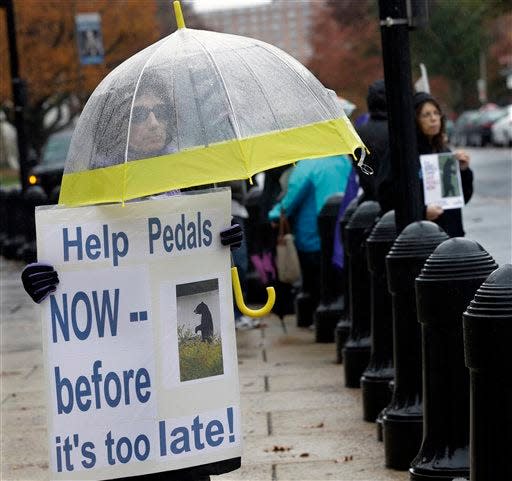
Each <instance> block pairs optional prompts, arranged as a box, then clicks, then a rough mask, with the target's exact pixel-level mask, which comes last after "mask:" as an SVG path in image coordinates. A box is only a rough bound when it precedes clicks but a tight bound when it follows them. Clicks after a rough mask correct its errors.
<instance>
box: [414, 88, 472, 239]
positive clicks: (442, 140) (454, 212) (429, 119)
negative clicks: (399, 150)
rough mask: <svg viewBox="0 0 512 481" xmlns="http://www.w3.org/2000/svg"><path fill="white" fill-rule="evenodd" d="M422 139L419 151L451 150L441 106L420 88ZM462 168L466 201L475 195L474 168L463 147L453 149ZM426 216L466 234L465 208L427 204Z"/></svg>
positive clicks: (417, 96)
mask: <svg viewBox="0 0 512 481" xmlns="http://www.w3.org/2000/svg"><path fill="white" fill-rule="evenodd" d="M413 105H414V111H415V117H416V130H417V139H418V153H419V154H420V155H423V154H439V153H442V152H450V149H449V148H448V146H447V144H446V132H445V118H444V116H443V114H442V111H441V107H440V106H439V104H438V103H437V101H436V100H435V99H434V97H432V96H431V95H430V94H427V93H425V92H417V93H416V94H415V95H414V97H413ZM453 155H454V157H455V158H456V159H457V161H458V163H459V168H460V176H461V181H462V192H463V196H464V203H468V202H469V199H471V196H472V195H473V172H472V171H471V169H470V168H469V155H468V154H467V153H466V152H465V151H463V150H456V151H455V152H454V153H453ZM425 218H426V219H427V220H431V221H434V222H435V223H436V224H439V225H440V226H441V227H442V228H443V229H444V230H445V231H446V233H447V234H448V235H449V236H450V237H462V236H464V228H463V224H462V210H461V209H449V210H443V208H442V207H441V206H439V205H434V204H428V205H426V206H425Z"/></svg>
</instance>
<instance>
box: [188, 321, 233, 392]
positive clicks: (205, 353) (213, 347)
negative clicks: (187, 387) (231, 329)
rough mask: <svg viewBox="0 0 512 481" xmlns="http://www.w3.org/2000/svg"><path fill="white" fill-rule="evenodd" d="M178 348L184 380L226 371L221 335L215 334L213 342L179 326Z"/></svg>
mask: <svg viewBox="0 0 512 481" xmlns="http://www.w3.org/2000/svg"><path fill="white" fill-rule="evenodd" d="M178 349H179V355H180V380H181V381H182V382H183V381H190V380H192V379H202V378H205V377H210V376H218V375H220V374H223V373H224V367H223V363H222V343H221V339H220V337H218V336H214V337H213V339H212V341H211V342H203V341H202V340H201V336H198V335H196V334H194V333H193V332H192V331H191V330H190V329H186V328H185V327H183V326H179V327H178Z"/></svg>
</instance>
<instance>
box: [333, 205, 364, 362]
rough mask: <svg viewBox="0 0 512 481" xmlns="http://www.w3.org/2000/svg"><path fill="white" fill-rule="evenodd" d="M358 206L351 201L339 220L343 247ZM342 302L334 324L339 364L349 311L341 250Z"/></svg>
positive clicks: (345, 252) (348, 331)
mask: <svg viewBox="0 0 512 481" xmlns="http://www.w3.org/2000/svg"><path fill="white" fill-rule="evenodd" d="M358 204H359V198H355V199H352V200H351V201H350V203H349V204H348V205H347V208H346V209H345V212H343V215H342V217H341V219H340V222H339V224H338V226H337V227H336V228H337V229H339V230H340V235H341V241H342V243H343V245H344V246H345V244H346V241H345V228H346V227H347V224H348V221H349V220H350V218H351V217H352V215H353V214H354V212H355V211H356V209H357V206H358ZM342 278H343V301H344V313H343V316H342V317H341V319H340V320H339V321H338V324H336V329H335V330H334V337H335V339H336V363H337V364H341V363H342V362H343V346H344V344H345V342H346V341H347V338H348V336H349V334H350V319H349V315H348V314H349V311H350V307H349V306H350V293H349V284H348V283H349V279H348V256H347V250H346V249H343V272H342Z"/></svg>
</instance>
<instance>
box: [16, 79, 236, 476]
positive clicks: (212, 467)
mask: <svg viewBox="0 0 512 481" xmlns="http://www.w3.org/2000/svg"><path fill="white" fill-rule="evenodd" d="M156 85H158V82H156ZM170 121H172V113H171V109H170V104H168V103H165V102H164V101H163V99H162V98H161V97H160V96H159V95H158V94H156V93H155V90H150V89H147V90H146V91H145V92H143V93H141V95H139V96H138V97H137V99H136V101H135V102H134V105H133V109H132V118H131V126H132V127H131V129H130V135H129V145H128V147H129V148H128V151H129V153H130V154H129V155H130V156H132V158H138V157H139V156H144V157H147V156H150V155H159V154H161V153H163V152H165V153H169V152H171V151H172V149H173V147H172V145H173V140H172V139H171V138H169V136H168V132H169V129H168V127H167V125H166V123H167V122H170ZM99 146H100V148H103V149H107V148H108V145H107V144H104V145H102V144H101V143H100V144H99ZM100 158H101V157H100ZM179 194H180V191H179V190H173V191H169V192H165V193H163V194H160V195H155V196H149V198H161V197H166V196H170V195H179ZM139 200H144V198H141V199H135V201H139ZM220 240H221V243H222V245H224V246H229V247H230V249H231V250H234V249H237V248H239V247H240V245H241V243H242V241H243V231H242V229H241V227H240V225H239V224H237V223H233V225H231V226H230V227H227V228H226V229H224V230H222V231H221V232H220ZM21 279H22V282H23V287H24V288H25V291H26V292H27V293H28V294H29V296H30V297H31V298H32V300H33V301H34V302H36V303H38V304H40V303H41V302H44V301H45V299H46V298H47V297H48V296H49V295H50V294H51V293H52V292H55V290H56V289H57V286H58V284H59V277H58V273H57V272H56V270H55V269H54V267H53V266H52V265H50V264H46V263H43V262H37V263H33V264H29V265H27V266H26V267H25V268H24V269H23V272H22V274H21ZM240 464H241V458H232V459H228V460H224V461H218V462H215V463H209V464H206V465H201V466H194V467H190V468H184V469H178V470H175V471H168V472H161V473H153V474H146V475H143V476H134V477H130V478H128V479H133V480H138V481H207V480H209V479H210V475H218V474H222V473H226V472H229V471H233V470H235V469H238V468H239V467H240Z"/></svg>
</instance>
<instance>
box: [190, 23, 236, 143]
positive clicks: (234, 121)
mask: <svg viewBox="0 0 512 481" xmlns="http://www.w3.org/2000/svg"><path fill="white" fill-rule="evenodd" d="M189 34H190V36H191V37H192V38H193V39H194V40H195V41H196V42H197V43H198V44H199V46H200V47H201V49H202V50H203V52H204V53H205V54H206V56H207V57H208V59H209V60H210V62H211V63H212V65H213V68H214V69H215V72H216V73H217V75H218V77H219V79H220V82H221V84H222V88H223V90H224V94H225V95H226V99H227V101H228V106H229V111H230V114H231V115H230V116H229V118H230V120H231V122H232V125H233V129H234V131H235V136H236V138H237V139H241V138H242V136H241V133H240V126H239V125H238V121H237V119H236V115H235V109H234V108H233V102H232V101H231V97H230V96H229V93H228V89H227V87H226V82H225V81H224V77H223V76H222V73H221V71H220V69H219V66H218V65H217V63H216V62H215V59H214V58H213V56H212V54H211V53H210V52H208V50H207V49H206V47H205V46H204V45H203V43H202V42H201V41H200V40H199V39H198V38H197V37H196V36H195V35H193V34H192V32H191V31H189Z"/></svg>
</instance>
